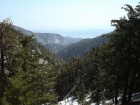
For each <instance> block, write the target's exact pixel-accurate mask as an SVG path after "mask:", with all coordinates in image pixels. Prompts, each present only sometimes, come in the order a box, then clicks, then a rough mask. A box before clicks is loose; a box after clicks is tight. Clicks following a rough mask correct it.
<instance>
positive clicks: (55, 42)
mask: <svg viewBox="0 0 140 105" xmlns="http://www.w3.org/2000/svg"><path fill="white" fill-rule="evenodd" d="M14 28H15V30H18V31H20V32H21V33H23V34H25V35H32V34H34V35H35V36H34V37H35V38H36V40H37V42H39V43H40V44H42V45H44V46H45V47H46V48H47V49H49V50H50V51H52V52H54V53H58V52H59V51H60V50H62V49H63V48H65V47H67V46H69V45H71V44H73V43H77V42H78V41H80V40H82V38H68V37H63V36H61V35H59V34H55V33H34V32H31V31H28V30H26V29H23V28H21V27H17V26H14Z"/></svg>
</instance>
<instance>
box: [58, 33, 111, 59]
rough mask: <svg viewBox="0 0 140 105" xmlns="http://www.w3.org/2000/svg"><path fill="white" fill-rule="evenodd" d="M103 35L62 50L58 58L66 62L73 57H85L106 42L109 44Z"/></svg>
mask: <svg viewBox="0 0 140 105" xmlns="http://www.w3.org/2000/svg"><path fill="white" fill-rule="evenodd" d="M104 35H107V34H103V35H101V36H98V37H95V38H92V39H90V38H89V39H83V40H82V41H80V42H78V43H75V44H72V45H71V46H69V47H66V48H64V49H62V50H61V51H60V52H59V53H58V56H60V57H61V58H62V59H64V60H65V61H69V60H70V58H71V57H72V56H79V57H84V54H85V53H86V52H88V51H89V50H91V49H92V48H93V47H95V46H100V45H102V44H103V43H105V42H108V40H109V39H108V38H107V37H106V36H104Z"/></svg>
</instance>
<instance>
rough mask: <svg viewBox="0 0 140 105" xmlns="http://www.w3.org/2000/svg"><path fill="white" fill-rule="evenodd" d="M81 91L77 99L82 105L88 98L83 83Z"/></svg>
mask: <svg viewBox="0 0 140 105" xmlns="http://www.w3.org/2000/svg"><path fill="white" fill-rule="evenodd" d="M81 88H82V89H81V91H79V92H77V97H78V102H79V103H80V104H82V105H84V103H85V98H86V93H85V87H84V84H83V83H82V86H81Z"/></svg>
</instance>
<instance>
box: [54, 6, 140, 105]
mask: <svg viewBox="0 0 140 105" xmlns="http://www.w3.org/2000/svg"><path fill="white" fill-rule="evenodd" d="M123 9H124V10H125V11H126V12H127V17H121V18H120V19H119V20H112V21H111V24H112V26H114V27H115V30H114V32H113V33H111V34H109V35H106V37H108V38H109V41H108V43H104V44H103V45H101V46H98V47H93V48H92V49H91V50H90V51H89V52H87V53H86V54H85V56H84V58H83V59H81V58H79V57H76V56H74V57H72V58H71V59H70V61H69V62H68V63H66V64H64V65H63V66H61V67H60V69H59V75H58V77H57V86H56V90H57V92H58V94H59V96H61V97H60V98H59V100H62V99H65V96H67V97H68V96H70V95H72V96H76V97H77V99H78V101H79V102H80V103H82V104H83V105H86V104H87V103H85V98H84V97H85V93H90V94H91V95H90V99H91V100H90V102H92V101H93V102H96V103H97V105H99V104H100V101H101V100H102V101H104V100H106V99H112V100H113V103H114V104H116V105H117V104H120V103H121V105H134V104H137V105H139V103H140V94H139V95H137V96H135V95H134V94H133V93H139V92H140V88H139V87H140V70H139V69H140V67H139V66H140V5H137V6H136V7H135V8H133V7H132V6H131V5H125V7H123ZM63 84H65V85H63ZM119 96H120V100H118V97H119ZM88 104H90V103H88Z"/></svg>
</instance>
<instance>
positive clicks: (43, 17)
mask: <svg viewBox="0 0 140 105" xmlns="http://www.w3.org/2000/svg"><path fill="white" fill-rule="evenodd" d="M138 2H139V0H0V4H1V6H0V21H2V20H4V19H6V18H8V17H10V19H11V20H12V22H13V24H14V25H16V26H19V27H22V28H24V29H27V30H30V31H33V32H48V31H49V30H63V31H66V30H90V29H105V30H112V29H113V27H112V26H111V22H110V21H111V20H112V19H119V18H120V17H122V16H124V15H125V14H126V12H125V11H124V10H123V9H121V7H123V6H124V4H130V5H132V6H134V7H135V6H136V5H137V4H138Z"/></svg>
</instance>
